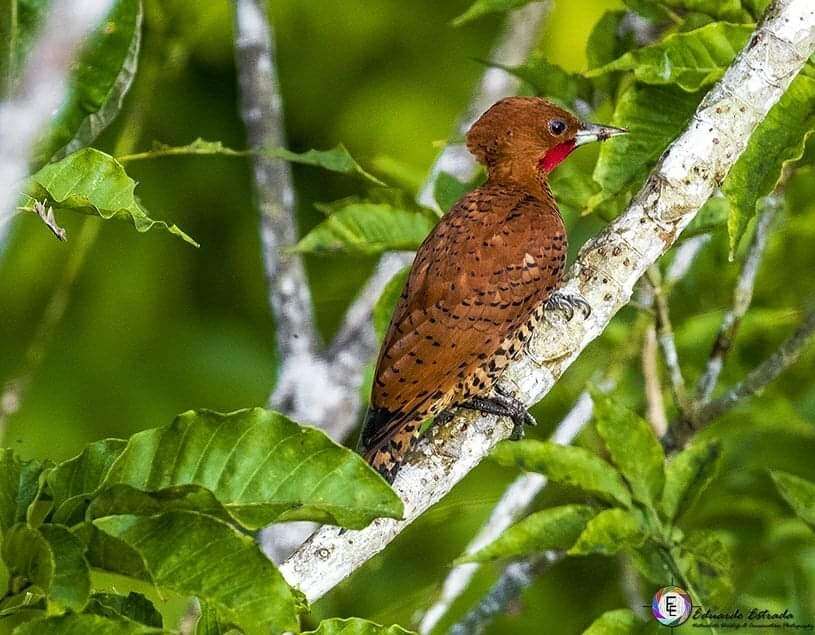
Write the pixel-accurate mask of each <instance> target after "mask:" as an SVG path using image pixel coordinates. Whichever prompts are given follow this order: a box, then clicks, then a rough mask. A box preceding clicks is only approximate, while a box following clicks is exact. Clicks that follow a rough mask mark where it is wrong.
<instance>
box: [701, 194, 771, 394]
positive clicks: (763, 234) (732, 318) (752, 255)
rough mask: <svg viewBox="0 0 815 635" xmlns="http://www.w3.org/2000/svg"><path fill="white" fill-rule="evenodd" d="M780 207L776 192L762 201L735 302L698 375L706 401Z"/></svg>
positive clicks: (750, 295)
mask: <svg viewBox="0 0 815 635" xmlns="http://www.w3.org/2000/svg"><path fill="white" fill-rule="evenodd" d="M780 207H781V199H780V197H778V196H776V195H774V194H773V195H770V196H768V197H767V198H766V199H765V200H764V203H763V206H762V211H761V214H759V217H758V222H757V223H756V229H755V233H754V234H753V239H752V241H751V242H750V247H749V248H748V251H747V256H746V257H745V259H744V264H743V265H742V268H741V272H740V273H739V278H738V281H737V282H736V288H735V289H734V290H733V306H732V307H731V308H730V310H729V311H728V312H727V313H725V315H724V319H723V320H722V325H721V327H719V333H718V335H716V340H715V342H714V343H713V349H712V350H711V352H710V358H709V359H708V362H707V367H706V368H705V372H704V374H703V375H702V377H700V378H699V384H698V386H697V397H696V398H697V401H698V402H699V403H700V404H704V403H705V402H707V401H708V400H709V399H710V396H711V394H713V390H714V388H716V383H717V382H718V381H719V374H720V373H721V372H722V366H724V358H725V357H726V356H727V354H728V353H729V352H730V347H731V346H732V345H733V340H734V339H735V338H736V333H737V332H738V330H739V326H740V325H741V319H742V318H743V317H744V314H745V313H747V309H748V308H749V307H750V302H752V300H753V287H754V286H755V282H756V275H757V274H758V265H759V263H760V262H761V257H762V256H763V255H764V250H765V249H766V248H767V238H768V236H769V235H770V228H771V227H772V223H773V220H774V219H775V216H776V214H777V212H778V210H779V209H780Z"/></svg>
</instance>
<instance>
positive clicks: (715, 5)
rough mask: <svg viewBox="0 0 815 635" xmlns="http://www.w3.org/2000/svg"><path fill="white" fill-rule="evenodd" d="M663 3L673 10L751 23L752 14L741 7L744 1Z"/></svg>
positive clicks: (664, 0) (671, 0)
mask: <svg viewBox="0 0 815 635" xmlns="http://www.w3.org/2000/svg"><path fill="white" fill-rule="evenodd" d="M748 1H749V0H748ZM661 2H662V3H663V4H664V5H665V6H666V7H670V8H671V9H675V10H678V11H683V12H695V13H705V14H707V15H709V16H711V17H713V18H716V19H718V20H729V21H730V22H749V21H750V14H749V13H748V12H747V11H745V10H744V9H743V8H742V6H741V5H742V0H661Z"/></svg>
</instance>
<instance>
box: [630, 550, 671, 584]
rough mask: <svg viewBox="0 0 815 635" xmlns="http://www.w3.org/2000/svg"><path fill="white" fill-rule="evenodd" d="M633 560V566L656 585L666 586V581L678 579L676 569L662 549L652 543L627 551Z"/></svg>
mask: <svg viewBox="0 0 815 635" xmlns="http://www.w3.org/2000/svg"><path fill="white" fill-rule="evenodd" d="M626 551H627V554H628V556H629V557H630V558H631V562H632V564H633V565H634V566H635V567H636V568H637V571H639V572H640V573H641V574H642V576H643V577H644V578H645V579H646V580H650V581H651V582H653V583H654V584H656V585H659V586H664V585H665V581H666V580H672V579H673V578H674V577H676V573H675V572H674V569H673V568H672V566H671V565H670V564H669V563H670V562H671V561H670V559H668V558H667V556H666V553H665V551H664V550H663V548H662V547H659V546H657V545H656V543H654V542H651V541H646V542H644V543H643V544H641V545H640V546H638V547H636V548H634V549H628V550H626Z"/></svg>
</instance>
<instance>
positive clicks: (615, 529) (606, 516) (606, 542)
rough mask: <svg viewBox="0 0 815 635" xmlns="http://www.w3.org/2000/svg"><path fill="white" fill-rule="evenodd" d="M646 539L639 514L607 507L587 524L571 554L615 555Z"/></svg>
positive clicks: (570, 551) (570, 550)
mask: <svg viewBox="0 0 815 635" xmlns="http://www.w3.org/2000/svg"><path fill="white" fill-rule="evenodd" d="M644 540H645V528H644V527H643V524H642V519H641V518H640V517H639V515H638V514H636V513H635V512H632V511H626V510H624V509H619V508H615V509H606V510H603V511H601V512H600V513H599V514H597V515H596V516H595V517H594V518H592V519H591V520H590V521H589V522H588V523H587V524H586V528H585V529H584V530H583V532H582V533H581V534H580V536H579V537H578V538H577V542H576V543H575V544H574V545H573V546H572V547H571V549H569V551H568V552H567V553H569V554H570V555H577V556H580V555H588V554H591V553H599V554H603V555H606V556H611V555H614V554H615V553H618V552H619V551H620V550H622V549H626V548H631V547H637V546H639V545H640V544H642V542H643V541H644Z"/></svg>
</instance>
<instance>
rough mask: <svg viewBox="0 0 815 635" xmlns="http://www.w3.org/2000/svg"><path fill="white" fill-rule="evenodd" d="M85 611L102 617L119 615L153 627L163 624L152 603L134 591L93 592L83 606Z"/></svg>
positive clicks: (159, 626)
mask: <svg viewBox="0 0 815 635" xmlns="http://www.w3.org/2000/svg"><path fill="white" fill-rule="evenodd" d="M85 612H86V613H93V614H94V615H102V616H104V617H114V618H115V617H121V618H125V619H128V620H133V621H134V622H138V623H139V624H144V625H145V626H153V627H155V628H162V626H163V625H164V620H163V619H162V617H161V613H159V612H158V610H157V609H156V607H155V606H153V603H152V602H151V601H150V600H148V599H147V598H146V597H145V596H143V595H142V594H141V593H136V592H135V591H131V592H130V593H128V594H127V595H119V594H118V593H94V594H93V595H91V597H90V600H89V602H88V606H86V607H85Z"/></svg>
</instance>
